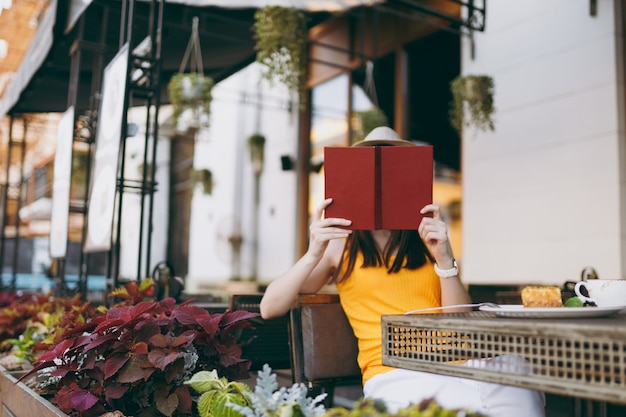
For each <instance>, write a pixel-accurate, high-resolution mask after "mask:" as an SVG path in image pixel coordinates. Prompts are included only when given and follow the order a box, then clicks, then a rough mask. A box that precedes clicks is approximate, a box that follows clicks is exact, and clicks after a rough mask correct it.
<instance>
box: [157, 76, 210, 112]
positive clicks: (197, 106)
mask: <svg viewBox="0 0 626 417" xmlns="http://www.w3.org/2000/svg"><path fill="white" fill-rule="evenodd" d="M212 88H213V79H212V78H211V77H205V76H204V75H203V74H199V73H197V72H192V73H185V74H182V73H178V74H175V75H174V76H173V77H172V79H171V80H170V82H169V84H168V85H167V91H168V93H169V95H170V102H171V104H172V107H173V109H174V112H173V113H172V117H174V120H176V121H177V122H178V120H179V118H180V116H181V115H182V114H183V112H184V111H185V110H187V109H191V110H193V111H194V112H195V114H194V119H196V120H201V119H202V120H206V119H208V116H209V115H210V113H211V100H212V99H213V96H212V94H211V90H212Z"/></svg>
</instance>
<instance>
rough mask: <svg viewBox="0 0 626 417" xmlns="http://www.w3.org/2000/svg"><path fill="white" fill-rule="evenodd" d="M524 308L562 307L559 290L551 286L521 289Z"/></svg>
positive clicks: (531, 286)
mask: <svg viewBox="0 0 626 417" xmlns="http://www.w3.org/2000/svg"><path fill="white" fill-rule="evenodd" d="M522 304H523V305H524V307H528V308H533V307H544V308H545V307H563V299H562V297H561V289H560V288H559V287H557V286H552V285H546V286H543V285H529V286H527V287H524V288H523V289H522Z"/></svg>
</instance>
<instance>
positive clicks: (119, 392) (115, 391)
mask: <svg viewBox="0 0 626 417" xmlns="http://www.w3.org/2000/svg"><path fill="white" fill-rule="evenodd" d="M128 388H130V385H111V386H109V387H107V389H106V391H105V392H106V396H107V398H112V399H114V400H117V399H119V398H122V396H123V395H124V394H126V391H128Z"/></svg>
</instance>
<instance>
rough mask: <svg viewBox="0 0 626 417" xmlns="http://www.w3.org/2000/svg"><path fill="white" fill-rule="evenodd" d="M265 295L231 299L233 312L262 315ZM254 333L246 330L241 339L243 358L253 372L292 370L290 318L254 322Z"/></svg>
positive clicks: (258, 319) (287, 315)
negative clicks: (249, 363) (247, 360)
mask: <svg viewBox="0 0 626 417" xmlns="http://www.w3.org/2000/svg"><path fill="white" fill-rule="evenodd" d="M261 298H263V294H237V295H233V296H231V298H230V302H229V308H230V310H246V311H250V312H253V313H258V312H260V303H261ZM251 322H252V325H253V326H254V329H244V330H243V331H242V334H241V336H240V338H239V339H240V344H241V347H242V354H241V356H242V357H243V358H246V359H250V360H251V361H252V365H251V367H250V370H251V371H258V370H260V369H262V368H263V365H264V364H268V365H269V366H270V367H271V368H272V370H278V369H289V368H290V367H291V359H290V355H291V354H290V346H289V314H285V315H284V316H282V317H278V318H275V319H270V320H264V319H262V318H261V317H257V318H254V319H252V320H251Z"/></svg>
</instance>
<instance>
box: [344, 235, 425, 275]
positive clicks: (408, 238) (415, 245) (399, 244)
mask: <svg viewBox="0 0 626 417" xmlns="http://www.w3.org/2000/svg"><path fill="white" fill-rule="evenodd" d="M359 252H361V253H362V254H363V264H362V265H361V268H366V267H369V266H383V265H384V266H385V268H387V272H389V273H390V274H391V273H395V272H398V271H400V269H402V268H407V269H417V268H419V267H421V266H423V265H424V264H425V263H426V262H427V260H430V261H431V262H434V261H435V260H434V258H433V256H432V255H431V254H430V252H429V251H428V249H427V248H426V246H425V245H424V242H422V239H421V238H420V236H419V234H418V233H417V230H392V231H391V236H390V238H389V241H388V242H387V246H386V247H384V248H382V250H380V249H378V247H377V246H376V243H375V242H374V238H373V237H372V233H371V232H370V231H368V230H354V231H353V232H352V234H350V236H348V238H347V239H346V244H345V246H344V249H343V254H342V256H341V260H340V261H339V265H338V267H337V269H336V270H335V282H342V281H344V280H345V279H346V278H348V276H350V274H351V273H352V271H353V270H354V267H355V264H356V258H357V255H358V253H359ZM394 254H395V255H396V257H395V260H394V261H393V263H392V262H391V258H392V256H393V255H394ZM344 262H347V263H348V265H347V267H346V270H345V272H344V273H343V274H342V273H341V271H342V270H343V263H344Z"/></svg>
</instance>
